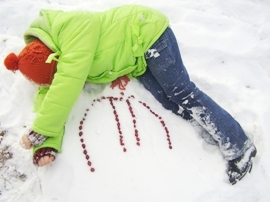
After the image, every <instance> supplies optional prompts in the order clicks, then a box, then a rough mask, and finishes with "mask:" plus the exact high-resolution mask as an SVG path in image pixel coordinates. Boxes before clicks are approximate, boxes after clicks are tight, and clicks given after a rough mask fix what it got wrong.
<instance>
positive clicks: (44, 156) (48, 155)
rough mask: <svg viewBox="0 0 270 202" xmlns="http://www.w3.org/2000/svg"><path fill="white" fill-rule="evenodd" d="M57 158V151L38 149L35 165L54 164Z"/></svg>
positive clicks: (46, 148)
mask: <svg viewBox="0 0 270 202" xmlns="http://www.w3.org/2000/svg"><path fill="white" fill-rule="evenodd" d="M55 158H56V150H55V149H53V148H49V147H44V148H41V149H38V150H37V151H36V152H35V154H34V156H33V163H34V165H37V166H40V167H41V166H45V165H48V164H50V163H52V162H53V161H54V160H55Z"/></svg>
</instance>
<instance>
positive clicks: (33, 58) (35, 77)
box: [4, 40, 56, 85]
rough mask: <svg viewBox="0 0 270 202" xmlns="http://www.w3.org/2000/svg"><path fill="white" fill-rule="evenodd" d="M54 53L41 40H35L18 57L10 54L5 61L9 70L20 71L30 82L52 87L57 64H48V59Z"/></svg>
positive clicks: (53, 62)
mask: <svg viewBox="0 0 270 202" xmlns="http://www.w3.org/2000/svg"><path fill="white" fill-rule="evenodd" d="M52 53H53V52H52V51H51V50H50V49H49V48H48V47H47V46H46V45H45V44H44V43H42V42H41V41H40V40H34V41H32V42H31V43H29V44H28V45H27V46H26V47H25V48H24V49H23V50H22V52H21V53H20V54H19V56H16V55H15V54H14V53H10V54H9V55H8V56H7V57H6V59H5V60H4V64H5V66H6V68H7V69H8V70H12V71H16V70H20V71H21V72H22V74H23V75H24V76H25V77H26V78H27V79H29V80H31V81H33V82H34V83H36V84H38V85H50V84H51V83H52V80H53V75H54V73H55V71H56V62H55V61H54V60H53V61H52V62H51V63H46V60H47V58H48V57H49V55H50V54H52Z"/></svg>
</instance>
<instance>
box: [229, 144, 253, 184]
mask: <svg viewBox="0 0 270 202" xmlns="http://www.w3.org/2000/svg"><path fill="white" fill-rule="evenodd" d="M256 153H257V149H256V147H255V146H252V147H251V148H250V149H248V150H247V151H246V152H245V153H244V154H243V155H242V156H240V157H238V158H236V159H233V160H231V161H228V170H227V174H228V176H229V182H230V183H231V184H232V185H234V184H235V183H237V182H238V181H240V180H241V179H242V178H243V177H244V176H245V175H246V173H247V172H251V169H252V158H254V157H255V156H256Z"/></svg>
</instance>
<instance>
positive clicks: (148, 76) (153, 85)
mask: <svg viewBox="0 0 270 202" xmlns="http://www.w3.org/2000/svg"><path fill="white" fill-rule="evenodd" d="M138 79H139V80H140V82H141V83H142V84H143V85H144V87H145V88H146V89H147V90H149V91H150V92H151V93H152V95H153V96H154V97H155V98H156V99H157V100H158V101H159V102H160V103H161V104H162V106H163V107H164V108H165V109H168V110H170V111H172V112H173V113H174V114H176V115H178V116H181V117H182V118H184V119H185V120H187V121H189V122H190V123H191V124H192V125H193V126H194V127H195V128H196V129H197V130H198V133H199V134H200V135H201V136H202V138H203V139H204V140H205V141H206V142H207V143H209V144H213V145H217V141H215V140H214V139H213V137H212V136H211V135H210V134H209V133H208V132H207V131H206V130H205V129H204V128H202V127H201V126H200V125H199V123H197V121H195V120H194V119H193V118H192V117H191V116H190V114H189V113H188V112H187V111H186V110H184V109H183V108H182V107H180V105H177V104H176V103H174V102H172V101H171V100H170V99H169V98H168V96H167V95H166V93H165V92H164V90H163V89H162V88H161V86H160V85H159V83H158V82H157V80H156V79H155V77H154V76H153V74H152V73H151V72H150V70H149V69H147V70H146V72H145V73H144V74H143V75H142V76H140V77H138Z"/></svg>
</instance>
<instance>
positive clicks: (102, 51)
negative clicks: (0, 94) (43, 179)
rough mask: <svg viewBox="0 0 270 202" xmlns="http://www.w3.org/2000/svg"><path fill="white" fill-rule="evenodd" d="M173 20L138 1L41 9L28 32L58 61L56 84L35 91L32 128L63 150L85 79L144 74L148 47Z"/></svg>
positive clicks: (105, 79) (46, 144) (103, 80)
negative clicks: (98, 8) (103, 7)
mask: <svg viewBox="0 0 270 202" xmlns="http://www.w3.org/2000/svg"><path fill="white" fill-rule="evenodd" d="M168 24H169V22H168V18H167V17H166V16H164V15H163V14H161V13H160V12H158V11H155V10H152V9H150V8H147V7H143V6H137V5H128V6H122V7H118V8H114V9H111V10H108V11H105V12H81V11H80V12H63V11H58V10H41V12H40V16H39V17H38V18H37V19H36V20H35V21H34V22H33V23H32V24H31V26H30V28H29V29H28V30H27V31H26V32H25V35H24V39H25V42H26V43H27V44H28V43H30V42H31V41H33V40H34V39H36V38H38V39H40V40H41V41H42V42H43V43H44V44H46V45H47V46H48V47H49V48H50V49H51V50H52V51H53V52H54V54H52V55H50V56H49V58H48V60H47V61H48V62H50V61H52V60H57V61H58V64H57V72H56V73H55V75H54V79H53V82H52V84H51V86H49V87H41V88H40V90H39V91H38V93H37V96H36V104H35V105H36V107H35V108H36V112H37V116H36V119H35V121H34V124H33V127H32V129H33V130H34V131H35V132H37V133H40V134H42V135H44V136H47V137H49V138H48V139H47V140H46V141H45V142H44V144H42V146H41V147H52V148H54V149H56V150H58V151H60V148H61V141H62V137H63V133H64V124H65V122H66V120H67V118H68V116H69V113H70V111H71V109H72V107H73V105H74V103H75V102H76V100H77V98H78V96H79V94H80V93H81V91H82V89H83V86H84V84H85V82H92V83H108V82H111V81H113V80H115V79H117V78H118V77H120V76H123V75H128V76H129V77H136V76H139V75H141V74H143V73H144V71H145V69H146V62H145V59H144V53H145V52H146V51H147V50H148V49H149V48H150V46H151V45H152V44H153V43H154V42H155V41H156V40H157V39H158V38H159V37H160V35H161V34H162V33H163V32H164V31H165V29H166V28H167V27H168ZM56 56H57V57H56ZM56 58H58V59H56ZM39 148H40V147H36V148H35V149H34V151H35V150H37V149H39Z"/></svg>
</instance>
